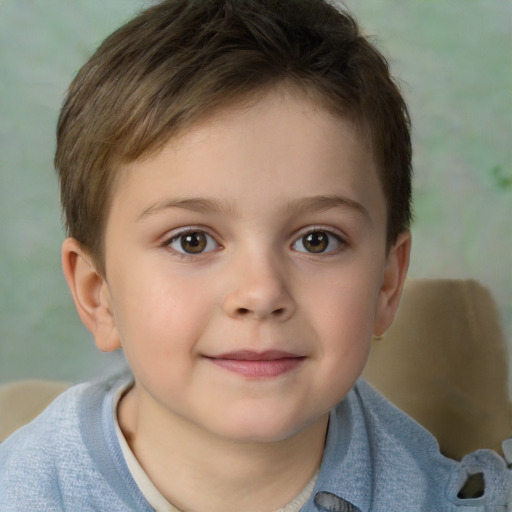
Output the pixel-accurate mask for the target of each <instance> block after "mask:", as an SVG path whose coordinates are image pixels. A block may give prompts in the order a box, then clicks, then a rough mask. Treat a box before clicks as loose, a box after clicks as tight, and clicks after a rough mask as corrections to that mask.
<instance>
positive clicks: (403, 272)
mask: <svg viewBox="0 0 512 512" xmlns="http://www.w3.org/2000/svg"><path fill="white" fill-rule="evenodd" d="M410 254H411V233H410V231H409V230H406V231H403V232H402V233H400V235H399V236H398V238H397V240H396V242H395V244H394V245H393V247H391V249H390V250H389V252H388V255H387V257H386V265H385V268H384V273H383V276H382V286H381V289H380V292H379V298H378V301H377V309H376V313H375V322H374V326H373V333H374V335H375V336H382V335H383V334H384V333H385V332H386V331H387V330H388V329H389V327H390V326H391V324H392V323H393V320H394V318H395V313H396V310H397V309H398V305H399V303H400V297H401V295H402V289H403V286H404V283H405V278H406V277H407V270H408V268H409V257H410Z"/></svg>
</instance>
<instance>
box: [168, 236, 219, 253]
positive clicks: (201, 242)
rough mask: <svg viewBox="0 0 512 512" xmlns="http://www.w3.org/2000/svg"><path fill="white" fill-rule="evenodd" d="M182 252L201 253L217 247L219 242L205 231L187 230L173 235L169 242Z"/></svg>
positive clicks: (172, 246) (169, 244) (172, 247)
mask: <svg viewBox="0 0 512 512" xmlns="http://www.w3.org/2000/svg"><path fill="white" fill-rule="evenodd" d="M167 245H168V246H169V247H170V248H171V249H174V250H175V251H176V252H179V253H181V254H201V253H204V252H210V251H213V250H215V249H217V248H218V247H219V246H218V244H217V242H216V241H215V240H214V239H213V238H212V237H211V236H210V235H208V234H207V233H205V232H204V231H185V232H182V233H181V234H178V235H177V236H175V237H173V238H172V239H171V240H170V241H169V242H168V244H167Z"/></svg>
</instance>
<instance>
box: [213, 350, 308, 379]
mask: <svg viewBox="0 0 512 512" xmlns="http://www.w3.org/2000/svg"><path fill="white" fill-rule="evenodd" d="M207 359H208V360H209V361H211V362H212V363H213V364H215V365H216V366H218V367H220V368H223V369H224V370H228V371H230V372H233V373H237V374H239V375H242V376H244V377H251V378H260V379H261V378H271V377H278V376H280V375H283V374H286V373H288V372H291V371H292V370H294V369H295V368H297V367H298V366H300V365H301V363H302V362H303V361H304V359H305V357H304V356H300V355H297V354H293V353H290V352H284V351H281V350H267V351H265V352H256V351H251V350H241V351H237V352H227V353H225V354H220V355H216V356H213V357H207Z"/></svg>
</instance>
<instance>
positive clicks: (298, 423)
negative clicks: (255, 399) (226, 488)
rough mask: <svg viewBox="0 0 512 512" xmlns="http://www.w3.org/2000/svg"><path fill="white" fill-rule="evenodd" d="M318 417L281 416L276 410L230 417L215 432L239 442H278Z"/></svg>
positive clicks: (299, 430)
mask: <svg viewBox="0 0 512 512" xmlns="http://www.w3.org/2000/svg"><path fill="white" fill-rule="evenodd" d="M322 417H323V415H322ZM319 419H320V418H315V419H312V420H310V421H307V420H305V419H303V418H301V419H297V418H289V417H283V416H282V415H281V414H279V413H277V412H274V413H270V414H267V415H263V414H259V415H250V416H244V417H243V418H231V421H228V423H227V424H226V423H224V425H223V426H220V425H219V429H217V432H219V434H220V435H221V436H222V437H224V438H227V439H231V440H233V441H236V442H240V443H278V442H281V441H285V440H287V439H290V438H291V437H293V436H294V435H296V434H298V433H299V432H302V431H304V430H306V429H308V428H309V427H310V426H311V425H312V424H314V423H316V421H318V420H319Z"/></svg>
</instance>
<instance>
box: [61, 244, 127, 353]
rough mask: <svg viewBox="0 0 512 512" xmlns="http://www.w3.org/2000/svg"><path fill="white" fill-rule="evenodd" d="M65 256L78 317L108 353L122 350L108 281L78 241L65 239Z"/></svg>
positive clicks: (97, 343)
mask: <svg viewBox="0 0 512 512" xmlns="http://www.w3.org/2000/svg"><path fill="white" fill-rule="evenodd" d="M61 256H62V269H63V271H64V276H65V278H66V281H67V283H68V286H69V289H70V291H71V294H72V296H73V300H74V302H75V307H76V309H77V312H78V315H79V316H80V319H81V320H82V322H83V323H84V325H85V326H86V327H87V329H89V331H90V332H91V334H92V335H93V336H94V340H95V342H96V345H97V347H98V348H99V349H100V350H102V351H104V352H110V351H112V350H116V349H118V348H120V341H119V336H118V334H117V329H116V323H115V317H114V314H113V309H112V303H111V298H110V293H109V290H108V285H107V282H106V279H105V278H104V276H102V275H101V273H100V272H98V270H97V269H96V267H95V265H94V264H93V262H92V259H91V257H90V256H89V254H88V252H87V251H85V250H84V249H83V248H82V246H81V245H80V243H79V242H78V241H77V240H76V239H74V238H67V239H66V240H64V242H63V244H62V251H61Z"/></svg>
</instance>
